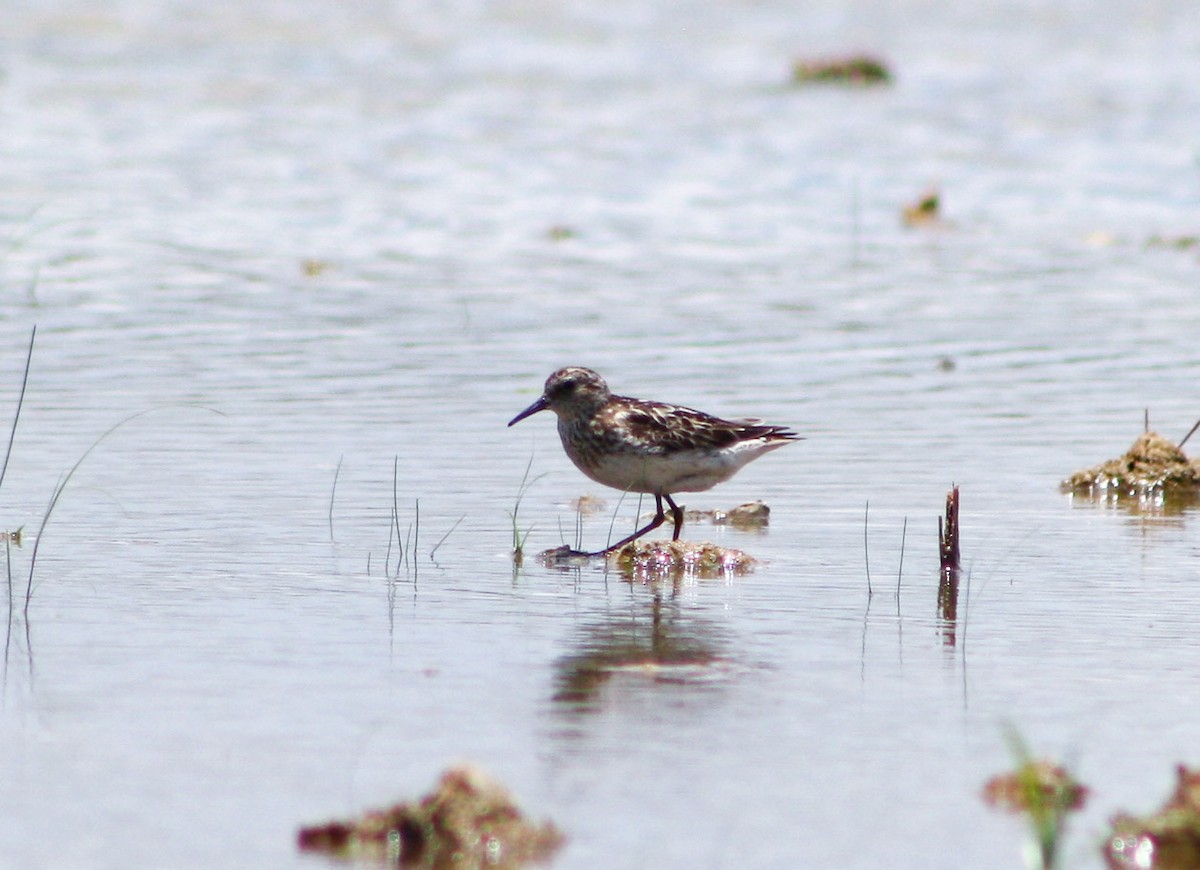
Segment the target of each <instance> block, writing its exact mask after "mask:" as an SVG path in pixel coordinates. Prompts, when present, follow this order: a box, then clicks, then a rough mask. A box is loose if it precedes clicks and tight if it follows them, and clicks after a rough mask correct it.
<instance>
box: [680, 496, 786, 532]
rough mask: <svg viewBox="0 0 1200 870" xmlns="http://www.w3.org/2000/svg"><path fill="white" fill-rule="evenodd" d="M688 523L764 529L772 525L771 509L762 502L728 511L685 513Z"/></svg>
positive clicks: (754, 502) (742, 505)
mask: <svg viewBox="0 0 1200 870" xmlns="http://www.w3.org/2000/svg"><path fill="white" fill-rule="evenodd" d="M683 517H684V519H685V520H687V521H688V522H710V523H712V524H713V525H714V526H733V527H734V528H737V529H762V528H766V527H767V526H768V525H770V524H771V509H770V508H769V507H767V506H766V505H765V504H764V503H763V502H761V501H750V502H746V503H745V504H740V505H738V506H737V507H732V508H730V509H729V510H727V511H723V510H720V509H713V510H707V511H700V510H691V511H684V512H683Z"/></svg>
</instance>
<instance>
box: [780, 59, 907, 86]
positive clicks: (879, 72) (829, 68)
mask: <svg viewBox="0 0 1200 870" xmlns="http://www.w3.org/2000/svg"><path fill="white" fill-rule="evenodd" d="M891 80H892V74H891V72H890V71H889V70H888V68H887V65H886V64H884V62H883V61H881V60H879V59H878V58H874V57H871V56H869V55H850V56H849V57H842V58H826V59H822V60H798V61H796V62H795V63H793V64H792V81H793V82H794V83H795V84H809V83H813V82H816V83H830V82H832V83H834V84H847V85H886V84H888V83H890V82H891Z"/></svg>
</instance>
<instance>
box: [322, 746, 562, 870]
mask: <svg viewBox="0 0 1200 870" xmlns="http://www.w3.org/2000/svg"><path fill="white" fill-rule="evenodd" d="M564 839H565V838H564V837H563V834H562V833H561V832H560V831H559V830H558V828H556V827H555V826H554V824H553V823H551V822H549V821H543V822H541V823H536V824H535V823H532V822H529V821H527V820H526V819H525V817H524V816H523V815H522V814H521V811H520V809H519V808H518V807H517V805H516V804H515V803H514V802H513V799H512V797H511V796H510V795H509V793H508V791H507V790H506V789H505V788H504V787H503V786H502V785H500V784H499V783H498V782H496V781H495V780H493V779H492V778H491V777H489V776H488V775H487V774H485V773H484V772H483V771H481V770H480V769H478V768H476V767H473V766H470V765H463V766H459V767H453V768H451V769H449V770H447V771H446V772H445V773H444V774H442V778H441V781H440V782H439V783H438V786H437V789H436V790H435V791H433V792H432V793H431V794H428V795H426V796H425V797H423V798H421V800H420V801H418V802H414V803H402V804H396V805H395V806H393V807H390V808H388V809H384V810H374V811H371V812H368V813H366V814H365V815H364V816H363V817H362V818H359V819H355V820H353V821H348V822H329V823H327V824H324V825H314V826H312V827H306V828H301V829H300V834H299V837H298V844H299V847H300V849H301V850H303V851H306V852H322V853H324V854H326V855H328V856H330V857H331V858H338V859H342V860H348V861H356V862H373V863H380V864H386V865H389V866H393V867H420V868H431V870H432V868H439V870H440V868H450V867H454V868H464V870H466V868H484V867H487V868H502V870H516V868H519V867H524V866H526V865H528V864H533V863H539V862H542V861H545V860H547V859H548V858H549V857H550V856H551V855H553V854H554V852H555V851H556V850H557V849H558V848H559V847H560V846H561V845H562V844H563V842H564Z"/></svg>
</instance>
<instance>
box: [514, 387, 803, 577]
mask: <svg viewBox="0 0 1200 870" xmlns="http://www.w3.org/2000/svg"><path fill="white" fill-rule="evenodd" d="M546 410H549V411H553V412H554V413H555V415H557V417H558V435H559V438H561V439H562V445H563V450H565V451H566V453H567V456H568V457H569V458H570V459H571V461H572V462H573V463H575V467H576V468H578V469H579V470H580V471H582V472H583V473H584V474H585V475H587V476H588V477H590V478H591V479H592V480H594V481H596V482H597V483H602V484H604V485H605V486H610V487H612V488H613V489H619V490H622V491H625V492H641V493H648V494H650V495H653V496H654V504H655V509H656V510H655V514H654V518H653V519H652V520H650V522H649V523H648V524H646V525H645V526H644V527H643V528H640V529H638V530H637V531H635V532H634V533H633V534H632V535H629V536H628V537H625V538H622V539H621V540H619V541H617V542H616V543H615V544H612V545H610V546H608V547H605V548H604V549H603V550H598V551H597V552H595V553H587V554H584V555H587V556H601V555H605V554H607V553H611V552H615V551H617V550H619V549H621V548H622V547H624V546H625V545H626V544H629V543H631V542H633V541H636V540H637V539H638V538H640V537H642V536H643V535H645V534H648V533H650V532H652V531H654V530H655V529H657V528H658V527H659V526H661V525H662V524H663V523H664V522H665V521H666V511H664V509H663V502H664V501H665V502H666V503H667V505H668V506H669V507H670V509H671V518H672V520H673V522H674V526H675V529H674V534H673V535H672V538H671V540H673V541H677V540H679V534H680V531H681V530H682V529H683V508H681V507H680V506H679V505H677V504H676V503H675V501H674V499H672V498H671V496H672V495H674V494H675V493H680V492H702V491H704V490H707V489H711V488H712V487H714V486H716V485H717V484H718V483H721V482H723V481H726V480H728V479H729V478H731V477H733V475H734V474H736V473H737V472H738V471H739V470H740V469H741V468H742V467H743V466H744V465H746V464H747V463H749V462H751V461H753V460H755V459H757V458H758V457H760V456H762V455H763V454H764V453H769V452H770V451H772V450H777V449H779V448H780V447H783V446H785V445H787V444H791V443H792V442H793V441H799V440H802V439H801V437H800V436H799V435H798V434H796V433H795V432H794V431H792V430H791V429H790V428H788V427H787V426H775V425H771V424H769V423H764V422H763V421H761V420H755V419H739V420H724V419H722V418H720V417H715V416H713V415H712V414H706V413H704V412H703V411H697V410H695V409H694V408H685V407H683V406H681V405H669V404H666V403H664V402H651V401H647V400H645V399H634V398H630V397H628V396H618V395H615V394H614V393H613V392H612V391H611V390H609V388H608V384H607V383H606V382H605V380H604V378H602V377H600V375H599V374H597V373H596V372H594V371H592V370H591V369H588V368H582V367H580V366H568V367H566V368H561V369H559V370H558V371H556V372H554V373H553V374H552V375H550V377H549V378H547V379H546V385H545V388H544V389H543V391H542V395H541V396H539V397H538V399H537V401H535V402H534V403H533V404H531V405H530V406H529V407H528V408H526V409H525V410H524V411H522V412H521V413H519V414H517V416H515V417H513V418H512V420H510V421H509V423H508V425H509V426H513V425H515V424H517V423H519V422H521V421H522V420H524V419H525V418H526V417H530V416H532V415H533V414H536V413H538V412H539V411H546Z"/></svg>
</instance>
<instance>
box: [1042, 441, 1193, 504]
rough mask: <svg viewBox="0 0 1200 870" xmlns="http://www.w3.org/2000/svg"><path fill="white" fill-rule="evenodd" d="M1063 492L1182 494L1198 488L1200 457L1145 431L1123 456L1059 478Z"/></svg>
mask: <svg viewBox="0 0 1200 870" xmlns="http://www.w3.org/2000/svg"><path fill="white" fill-rule="evenodd" d="M1062 489H1063V491H1065V492H1073V493H1077V494H1081V495H1093V496H1097V495H1108V494H1115V495H1128V496H1146V495H1156V494H1181V495H1188V496H1195V495H1196V493H1197V491H1198V490H1200V461H1197V460H1189V459H1188V458H1187V456H1185V455H1184V452H1183V451H1182V450H1180V449H1179V448H1178V447H1176V446H1175V445H1174V444H1173V443H1171V442H1170V441H1168V440H1167V439H1166V438H1163V437H1162V436H1161V435H1159V434H1158V433H1156V432H1144V433H1142V434H1141V435H1140V436H1138V439H1137V440H1136V441H1134V442H1133V446H1132V447H1130V448H1129V450H1127V451H1126V452H1125V454H1124V455H1123V456H1119V457H1117V458H1116V459H1110V460H1109V461H1108V462H1105V463H1103V464H1101V465H1097V466H1095V467H1094V468H1087V469H1084V470H1083V471H1077V472H1075V473H1074V474H1072V475H1071V476H1070V477H1068V478H1067V479H1066V480H1064V481H1063V482H1062Z"/></svg>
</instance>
